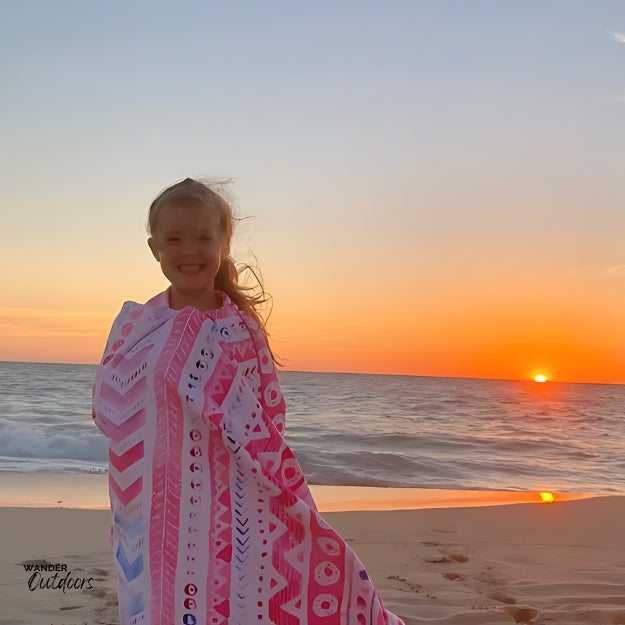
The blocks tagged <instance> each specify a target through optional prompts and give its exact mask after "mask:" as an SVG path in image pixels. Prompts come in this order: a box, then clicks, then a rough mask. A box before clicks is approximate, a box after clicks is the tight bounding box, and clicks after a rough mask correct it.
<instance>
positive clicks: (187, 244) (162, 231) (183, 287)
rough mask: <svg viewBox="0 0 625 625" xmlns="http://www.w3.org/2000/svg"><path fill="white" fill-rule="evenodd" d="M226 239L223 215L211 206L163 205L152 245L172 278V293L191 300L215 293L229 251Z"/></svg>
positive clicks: (154, 252)
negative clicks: (220, 222) (216, 280)
mask: <svg viewBox="0 0 625 625" xmlns="http://www.w3.org/2000/svg"><path fill="white" fill-rule="evenodd" d="M222 239H223V237H222V235H221V229H220V227H219V215H218V213H217V211H216V210H214V209H212V208H210V207H208V206H204V205H199V204H196V203H181V204H173V205H166V206H164V207H163V208H162V209H161V211H160V212H159V215H158V219H157V223H156V228H155V230H154V232H153V233H152V236H151V237H150V239H148V245H149V246H150V249H151V250H152V253H153V254H154V257H155V258H156V260H157V261H158V262H159V263H160V264H161V269H162V271H163V273H164V274H165V277H166V278H167V279H168V280H169V281H170V282H171V294H172V296H175V297H176V298H177V299H179V300H183V301H186V302H187V303H188V304H191V303H192V302H203V301H206V300H207V298H212V297H213V293H214V290H215V276H216V275H217V271H218V270H219V265H220V263H221V260H222V258H224V257H225V256H227V254H228V250H227V249H226V246H225V245H224V244H223V240H222ZM191 305H192V304H191ZM195 305H196V306H197V303H195Z"/></svg>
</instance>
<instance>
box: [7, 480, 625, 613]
mask: <svg viewBox="0 0 625 625" xmlns="http://www.w3.org/2000/svg"><path fill="white" fill-rule="evenodd" d="M98 477H100V478H101V477H102V476H98ZM59 482H60V483H63V480H59ZM377 490H379V489H373V491H377ZM385 490H386V489H385ZM398 490H403V491H404V494H405V495H406V498H405V505H406V506H407V507H408V506H411V507H413V508H415V509H412V510H401V509H396V510H371V509H369V510H362V509H360V510H352V511H343V512H326V513H325V514H324V516H325V517H326V519H327V520H328V521H329V522H330V523H331V524H332V525H333V526H334V527H335V528H336V529H337V530H338V531H339V532H340V533H341V535H343V536H344V538H345V539H346V540H347V541H348V542H349V543H350V545H351V546H352V547H353V548H354V550H355V551H356V553H357V554H358V555H359V557H360V559H361V560H362V561H363V562H364V563H365V565H366V566H367V569H368V572H369V574H370V576H371V577H372V578H373V579H374V581H375V583H376V587H377V588H378V591H379V593H380V595H381V596H382V598H383V600H384V602H385V605H386V606H387V607H388V608H389V609H390V610H392V611H393V612H395V613H396V614H398V615H399V616H401V617H402V618H403V619H404V621H405V622H406V625H415V624H418V623H440V624H446V625H467V624H473V623H475V624H479V623H485V624H486V623H488V624H502V625H503V624H504V623H531V624H547V623H549V624H561V625H570V624H573V623H580V624H587V625H590V624H625V531H623V518H625V497H597V498H584V499H579V500H573V501H565V500H564V499H567V497H563V496H559V495H557V496H556V502H555V503H550V504H545V503H538V501H540V498H539V497H538V494H537V493H507V494H506V493H500V494H499V495H497V494H493V492H492V491H483V492H481V491H429V490H424V491H417V490H416V489H398ZM4 492H5V494H6V491H4ZM341 492H342V494H343V501H344V504H343V506H344V507H350V506H351V507H353V508H356V507H358V506H361V507H369V508H371V507H374V505H378V507H380V506H384V505H387V506H389V507H397V506H399V507H401V505H402V501H401V499H398V498H397V494H396V493H392V492H390V491H389V492H387V493H386V495H387V496H386V499H387V501H386V503H385V502H384V497H382V498H380V496H379V493H375V492H372V491H371V489H345V488H343V489H342V491H341V489H338V490H337V488H336V487H335V488H331V487H330V488H329V489H325V490H324V489H319V490H318V493H317V495H318V497H319V502H320V505H321V504H323V505H321V507H322V508H323V507H325V509H332V508H333V507H334V508H336V507H337V505H338V504H337V501H340V500H341ZM54 496H56V497H59V499H57V501H61V502H62V498H61V496H60V495H56V494H55V495H54ZM376 496H377V504H374V503H372V502H375V501H376ZM569 497H572V496H569ZM35 499H36V497H35ZM519 499H520V500H521V501H536V503H512V502H515V501H519ZM367 502H369V503H367ZM389 502H391V503H389ZM419 504H421V505H419ZM496 504H504V505H496ZM56 505H57V507H11V506H6V505H5V507H0V523H1V526H2V528H3V541H2V551H1V558H0V602H1V605H2V611H1V616H0V625H82V624H85V623H86V624H88V625H92V624H106V625H114V624H116V623H118V622H119V620H118V616H117V602H116V583H115V574H114V571H113V563H112V556H111V554H110V552H109V547H108V531H109V515H108V511H107V510H88V509H79V508H77V507H74V508H63V507H61V506H62V505H63V504H62V503H58V504H56ZM450 506H452V507H450ZM453 506H456V507H453ZM419 508H420V509H419ZM37 565H39V568H42V567H41V565H43V566H44V567H46V568H48V569H51V565H54V568H55V570H47V571H37V570H36V569H37ZM27 569H28V570H27ZM55 575H56V577H55ZM63 579H65V580H66V581H65V582H62V581H61V580H63ZM63 585H65V590H63ZM29 586H30V587H29ZM42 586H43V587H42ZM59 586H61V587H59ZM70 586H71V588H70Z"/></svg>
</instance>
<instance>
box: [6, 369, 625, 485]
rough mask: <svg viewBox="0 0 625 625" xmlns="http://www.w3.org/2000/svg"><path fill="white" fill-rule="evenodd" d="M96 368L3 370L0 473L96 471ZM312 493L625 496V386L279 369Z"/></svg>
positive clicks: (99, 445)
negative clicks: (318, 487) (378, 490)
mask: <svg viewBox="0 0 625 625" xmlns="http://www.w3.org/2000/svg"><path fill="white" fill-rule="evenodd" d="M95 369H96V367H95V366H91V365H60V364H42V363H6V362H0V471H19V472H33V471H41V472H53V473H98V472H106V470H107V445H106V440H105V438H104V436H103V435H102V434H101V433H100V431H99V430H98V429H97V428H96V427H95V425H94V424H93V423H92V420H91V386H92V384H93V378H94V374H95ZM280 382H281V386H282V390H283V393H284V396H285V398H286V402H287V434H286V436H287V440H288V442H289V444H290V445H291V448H292V449H293V450H294V452H295V454H296V456H297V458H298V459H299V461H300V464H301V465H302V468H303V470H304V473H305V474H306V476H307V478H308V481H309V482H310V483H311V484H337V485H360V486H395V487H418V488H454V489H514V490H554V491H588V492H595V493H604V494H615V493H618V494H625V419H624V418H623V411H624V410H625V386H619V385H595V384H556V383H546V384H537V383H535V382H514V381H498V380H476V379H457V378H428V377H411V376H387V375H358V374H336V373H304V372H282V373H281V374H280Z"/></svg>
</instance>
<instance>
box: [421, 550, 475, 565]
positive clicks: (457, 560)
mask: <svg viewBox="0 0 625 625" xmlns="http://www.w3.org/2000/svg"><path fill="white" fill-rule="evenodd" d="M441 553H444V552H441ZM425 561H426V562H428V563H430V564H464V563H465V562H468V561H469V558H468V557H467V556H465V555H463V554H461V553H449V554H446V555H443V556H441V557H440V558H430V559H426V560H425Z"/></svg>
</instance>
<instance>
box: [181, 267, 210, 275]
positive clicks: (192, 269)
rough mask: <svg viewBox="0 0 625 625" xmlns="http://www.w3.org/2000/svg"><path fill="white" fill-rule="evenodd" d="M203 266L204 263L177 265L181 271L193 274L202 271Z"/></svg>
mask: <svg viewBox="0 0 625 625" xmlns="http://www.w3.org/2000/svg"><path fill="white" fill-rule="evenodd" d="M203 266H204V265H178V269H179V270H180V271H181V272H182V273H186V274H188V275H193V274H196V273H200V271H202V268H203Z"/></svg>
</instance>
